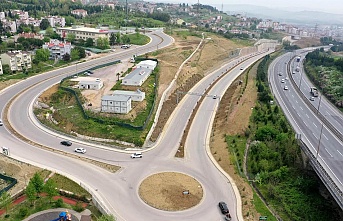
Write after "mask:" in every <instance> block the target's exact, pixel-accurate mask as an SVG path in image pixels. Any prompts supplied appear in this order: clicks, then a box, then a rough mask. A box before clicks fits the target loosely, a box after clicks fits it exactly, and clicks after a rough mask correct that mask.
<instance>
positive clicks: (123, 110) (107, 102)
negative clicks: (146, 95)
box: [101, 95, 131, 114]
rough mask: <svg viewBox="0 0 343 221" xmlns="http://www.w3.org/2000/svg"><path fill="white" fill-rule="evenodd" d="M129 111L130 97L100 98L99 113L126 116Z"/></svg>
mask: <svg viewBox="0 0 343 221" xmlns="http://www.w3.org/2000/svg"><path fill="white" fill-rule="evenodd" d="M130 110H131V97H128V96H124V95H104V96H102V98H101V111H102V112H107V113H118V114H127V113H129V112H130Z"/></svg>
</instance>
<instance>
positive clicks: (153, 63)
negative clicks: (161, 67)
mask: <svg viewBox="0 0 343 221" xmlns="http://www.w3.org/2000/svg"><path fill="white" fill-rule="evenodd" d="M156 66H157V62H156V61H153V60H144V61H141V62H139V63H138V64H137V65H136V67H137V68H147V69H150V70H154V69H155V68H156Z"/></svg>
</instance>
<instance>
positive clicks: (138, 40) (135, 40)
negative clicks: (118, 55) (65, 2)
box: [127, 33, 150, 45]
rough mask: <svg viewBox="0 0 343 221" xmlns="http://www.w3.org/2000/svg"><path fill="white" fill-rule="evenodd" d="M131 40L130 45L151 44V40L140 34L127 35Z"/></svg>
mask: <svg viewBox="0 0 343 221" xmlns="http://www.w3.org/2000/svg"><path fill="white" fill-rule="evenodd" d="M127 37H129V39H130V44H134V45H145V44H148V43H149V42H150V38H149V37H147V36H146V35H142V34H140V33H134V34H129V35H127Z"/></svg>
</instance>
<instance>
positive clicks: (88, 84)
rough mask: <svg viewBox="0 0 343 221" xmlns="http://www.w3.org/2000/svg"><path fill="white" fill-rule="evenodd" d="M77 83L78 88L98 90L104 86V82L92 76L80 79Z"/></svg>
mask: <svg viewBox="0 0 343 221" xmlns="http://www.w3.org/2000/svg"><path fill="white" fill-rule="evenodd" d="M78 85H79V88H80V89H86V90H100V89H101V88H102V87H103V86H104V83H103V82H102V81H101V80H100V79H99V78H96V79H95V80H94V78H89V79H85V80H80V81H79V83H78Z"/></svg>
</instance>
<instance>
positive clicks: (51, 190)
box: [44, 179, 58, 202]
mask: <svg viewBox="0 0 343 221" xmlns="http://www.w3.org/2000/svg"><path fill="white" fill-rule="evenodd" d="M44 191H45V192H46V194H47V195H48V197H49V201H50V202H51V199H52V197H54V196H56V195H57V194H58V192H57V190H56V183H55V182H54V181H53V180H52V179H48V181H46V183H45V184H44Z"/></svg>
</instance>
